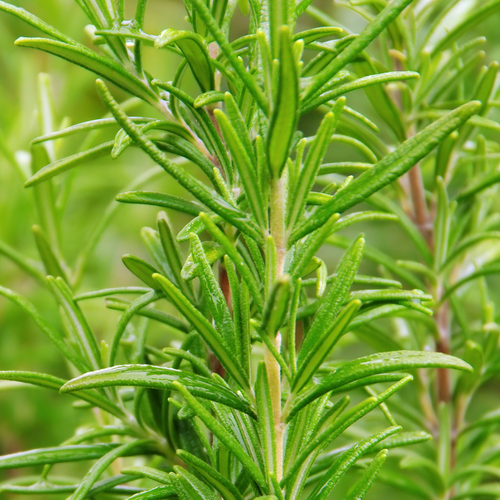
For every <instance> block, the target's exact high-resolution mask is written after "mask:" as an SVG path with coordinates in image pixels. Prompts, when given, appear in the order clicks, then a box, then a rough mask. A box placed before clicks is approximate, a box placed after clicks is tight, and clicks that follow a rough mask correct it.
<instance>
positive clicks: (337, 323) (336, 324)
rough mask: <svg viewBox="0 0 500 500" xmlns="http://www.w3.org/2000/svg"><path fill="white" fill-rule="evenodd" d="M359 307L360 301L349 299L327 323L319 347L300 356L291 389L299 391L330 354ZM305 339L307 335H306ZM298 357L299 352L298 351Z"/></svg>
mask: <svg viewBox="0 0 500 500" xmlns="http://www.w3.org/2000/svg"><path fill="white" fill-rule="evenodd" d="M360 307H361V301H359V300H353V301H351V302H350V303H349V304H348V305H347V306H346V307H345V308H344V310H343V311H342V312H341V313H340V314H339V315H338V316H337V317H336V318H335V320H334V321H333V323H332V324H329V325H328V328H327V332H326V333H325V334H323V336H322V337H321V340H322V341H321V342H320V343H319V345H320V346H321V348H318V349H315V350H313V351H310V352H309V353H308V356H306V357H304V358H302V363H301V364H300V365H299V368H298V370H297V375H296V376H295V378H294V380H293V386H292V387H293V390H294V391H295V392H298V391H300V389H302V388H303V387H304V386H305V385H306V384H307V383H308V382H309V380H311V378H312V377H313V376H314V374H315V373H316V370H317V369H318V368H319V367H320V365H321V363H323V361H324V360H325V358H326V357H327V356H328V355H329V354H330V352H331V350H332V348H333V346H334V345H335V344H336V343H337V341H338V340H339V338H340V337H341V336H342V335H343V334H344V333H345V331H346V329H347V328H348V326H349V323H350V321H351V319H352V318H353V317H354V316H355V315H356V313H357V312H358V311H359V308H360ZM306 339H307V337H306ZM299 358H300V353H299Z"/></svg>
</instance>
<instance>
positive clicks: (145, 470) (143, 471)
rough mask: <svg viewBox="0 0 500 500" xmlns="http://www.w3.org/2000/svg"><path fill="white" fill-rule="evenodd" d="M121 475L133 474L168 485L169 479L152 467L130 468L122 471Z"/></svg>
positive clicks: (165, 474) (166, 475)
mask: <svg viewBox="0 0 500 500" xmlns="http://www.w3.org/2000/svg"><path fill="white" fill-rule="evenodd" d="M121 472H122V474H133V475H138V476H141V477H147V478H148V479H152V480H153V481H156V482H158V483H163V484H170V477H169V475H168V474H167V473H166V472H163V471H162V470H159V469H155V468H154V467H144V466H131V467H127V468H126V469H123V470H122V471H121Z"/></svg>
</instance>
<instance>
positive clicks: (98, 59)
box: [15, 37, 159, 107]
mask: <svg viewBox="0 0 500 500" xmlns="http://www.w3.org/2000/svg"><path fill="white" fill-rule="evenodd" d="M15 43H16V45H18V46H20V47H30V48H34V49H39V50H42V51H44V52H48V53H49V54H53V55H56V56H58V57H61V58H62V59H66V60H67V61H70V62H72V63H73V64H76V65H78V66H82V67H83V68H85V69H88V70H89V71H92V72H93V73H95V74H97V75H99V76H102V77H103V78H106V79H107V80H109V81H110V82H112V83H114V84H115V85H117V86H118V87H121V88H122V89H123V90H126V91H127V92H130V93H131V94H133V95H135V96H137V97H139V98H140V99H143V100H144V101H146V102H148V103H150V104H151V105H152V106H154V107H156V106H157V104H158V101H159V99H158V96H157V95H156V94H155V93H154V92H153V91H152V90H151V88H149V87H148V86H146V84H144V83H143V82H142V81H141V80H139V79H138V78H137V77H135V76H133V75H132V73H130V72H129V71H127V70H126V69H125V68H124V67H123V66H121V65H120V64H118V63H117V62H114V61H113V60H112V59H109V58H107V57H103V56H100V55H98V54H96V53H95V52H93V51H92V50H90V49H88V48H87V47H85V46H84V45H81V44H77V43H75V42H73V43H72V44H68V43H63V42H59V41H57V40H49V39H46V38H23V37H21V38H18V39H17V40H16V42H15Z"/></svg>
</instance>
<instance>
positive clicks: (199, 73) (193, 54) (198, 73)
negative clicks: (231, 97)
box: [155, 28, 214, 92]
mask: <svg viewBox="0 0 500 500" xmlns="http://www.w3.org/2000/svg"><path fill="white" fill-rule="evenodd" d="M172 43H175V44H176V45H177V47H179V49H180V50H181V51H182V53H183V54H184V57H185V58H186V60H187V62H188V64H189V66H190V68H191V70H192V72H193V75H194V77H195V78H196V81H197V82H198V84H199V86H200V88H201V91H202V92H208V91H209V90H213V88H214V72H213V69H212V65H211V64H210V56H209V54H208V50H207V48H206V47H205V44H204V42H203V39H202V37H201V36H200V35H198V34H196V33H193V32H192V31H178V30H175V29H172V28H169V29H166V30H165V31H162V32H161V33H160V35H158V37H157V38H156V40H155V48H157V49H161V48H162V47H165V46H166V45H170V44H172Z"/></svg>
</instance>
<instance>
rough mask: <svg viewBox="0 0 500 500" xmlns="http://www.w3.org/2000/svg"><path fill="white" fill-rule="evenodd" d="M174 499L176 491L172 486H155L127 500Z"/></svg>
mask: <svg viewBox="0 0 500 500" xmlns="http://www.w3.org/2000/svg"><path fill="white" fill-rule="evenodd" d="M172 497H174V498H176V497H177V491H176V488H175V487H174V486H157V487H156V488H151V489H150V490H147V491H143V492H141V493H137V494H135V495H132V496H131V497H128V498H127V500H163V499H164V498H172Z"/></svg>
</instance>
